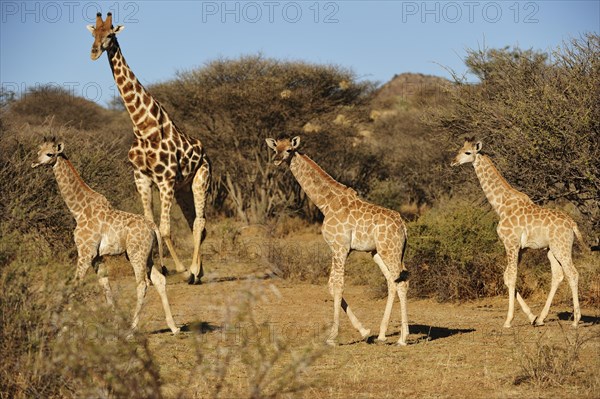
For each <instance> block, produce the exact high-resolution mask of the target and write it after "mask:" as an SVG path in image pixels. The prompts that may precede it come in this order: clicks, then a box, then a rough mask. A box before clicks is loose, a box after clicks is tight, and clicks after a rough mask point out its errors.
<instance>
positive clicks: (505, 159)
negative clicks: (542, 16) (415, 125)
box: [432, 34, 600, 230]
mask: <svg viewBox="0 0 600 399" xmlns="http://www.w3.org/2000/svg"><path fill="white" fill-rule="evenodd" d="M465 62H466V65H467V66H468V67H469V70H470V71H471V73H473V74H474V75H475V76H477V77H478V78H479V80H480V83H477V84H468V83H466V82H465V80H464V79H463V78H457V79H456V82H455V87H454V88H453V89H452V90H451V94H452V98H453V106H452V107H450V108H446V109H442V110H440V111H439V112H438V113H437V114H435V115H434V118H433V119H432V124H433V125H435V126H436V127H437V128H439V130H440V131H441V132H443V133H442V134H445V135H447V136H448V139H449V140H451V141H453V142H455V143H456V146H458V145H460V144H461V143H459V141H460V140H459V137H461V138H462V137H464V136H467V135H470V136H473V135H474V136H476V137H478V138H481V139H482V140H483V141H484V146H485V148H486V149H489V150H490V151H491V152H493V155H494V160H495V162H496V163H497V164H498V166H499V169H500V170H501V171H502V173H503V174H504V176H505V177H506V178H507V180H508V181H510V182H511V184H513V185H514V186H516V187H517V188H518V189H520V190H522V191H524V192H526V193H527V194H528V195H530V196H531V197H532V199H533V200H534V201H535V202H538V203H546V202H548V201H553V200H557V199H561V198H562V199H566V200H568V201H570V202H571V203H573V204H574V205H576V206H577V208H578V209H579V210H580V211H581V212H582V214H583V215H584V216H585V217H586V219H587V220H591V222H592V225H593V226H594V227H595V229H596V230H597V229H599V228H600V209H599V202H600V36H598V35H597V34H588V35H586V36H583V37H581V38H579V39H575V40H572V41H571V42H568V43H565V44H564V45H563V46H562V47H561V48H558V49H557V50H556V51H554V52H553V53H552V54H551V57H550V56H549V55H547V54H542V53H539V52H535V51H532V50H520V49H518V48H512V49H511V48H504V49H499V50H498V49H484V50H471V51H469V52H468V56H467V57H466V61H465Z"/></svg>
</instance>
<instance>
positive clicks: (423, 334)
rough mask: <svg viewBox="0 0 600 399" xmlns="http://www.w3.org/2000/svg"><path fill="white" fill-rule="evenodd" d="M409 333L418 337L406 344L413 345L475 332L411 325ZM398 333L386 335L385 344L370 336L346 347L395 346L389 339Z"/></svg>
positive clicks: (375, 336)
mask: <svg viewBox="0 0 600 399" xmlns="http://www.w3.org/2000/svg"><path fill="white" fill-rule="evenodd" d="M408 329H409V333H410V334H411V335H412V336H414V335H418V337H416V339H414V338H413V339H409V341H408V344H409V345H414V344H417V343H419V342H421V341H435V340H436V339H442V338H448V337H451V336H453V335H457V334H468V333H472V332H475V331H476V330H475V329H474V328H446V327H438V326H429V325H425V324H411V325H410V326H409V327H408ZM399 335H400V332H395V333H392V334H388V335H387V338H388V340H387V341H385V342H379V341H377V335H371V336H369V337H368V338H367V339H366V340H364V339H363V340H359V341H354V342H349V343H348V344H346V345H354V344H358V343H360V342H365V341H366V343H367V344H379V345H381V344H384V345H396V340H394V339H390V338H392V337H398V336H399Z"/></svg>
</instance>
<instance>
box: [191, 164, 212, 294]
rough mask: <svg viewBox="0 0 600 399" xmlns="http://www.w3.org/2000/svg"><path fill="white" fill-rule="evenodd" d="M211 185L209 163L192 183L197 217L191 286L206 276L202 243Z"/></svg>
mask: <svg viewBox="0 0 600 399" xmlns="http://www.w3.org/2000/svg"><path fill="white" fill-rule="evenodd" d="M209 183H210V166H209V164H208V161H206V160H205V162H204V163H203V164H202V167H200V169H198V171H197V172H196V175H195V176H194V180H193V181H192V193H193V195H194V208H195V211H196V216H195V219H194V226H193V236H194V254H193V256H192V265H191V266H190V280H189V283H190V284H200V279H201V278H202V276H203V275H204V270H203V267H202V248H201V247H202V242H203V241H204V238H205V226H206V219H205V217H204V215H205V214H204V207H205V206H206V195H207V192H208V185H209Z"/></svg>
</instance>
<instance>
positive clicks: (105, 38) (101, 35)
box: [87, 13, 125, 60]
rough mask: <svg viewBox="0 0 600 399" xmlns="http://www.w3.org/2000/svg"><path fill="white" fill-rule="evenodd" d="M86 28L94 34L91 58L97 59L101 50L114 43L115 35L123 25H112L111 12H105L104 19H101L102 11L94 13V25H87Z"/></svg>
mask: <svg viewBox="0 0 600 399" xmlns="http://www.w3.org/2000/svg"><path fill="white" fill-rule="evenodd" d="M87 28H88V30H89V31H90V32H92V36H94V44H92V53H91V57H92V60H97V59H98V58H100V56H101V55H102V52H103V51H105V50H107V49H109V48H110V46H112V45H113V44H114V43H115V35H116V34H117V33H119V32H121V31H122V30H123V29H125V27H124V26H123V25H117V27H113V25H112V14H111V13H108V14H106V20H105V21H102V13H98V14H96V26H94V25H88V26H87Z"/></svg>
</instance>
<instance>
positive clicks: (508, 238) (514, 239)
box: [452, 139, 583, 327]
mask: <svg viewBox="0 0 600 399" xmlns="http://www.w3.org/2000/svg"><path fill="white" fill-rule="evenodd" d="M482 147H483V145H482V143H481V141H475V140H474V139H467V140H466V141H465V143H464V144H463V147H462V148H461V149H460V151H459V152H458V154H457V155H456V156H455V157H454V160H453V161H452V166H457V165H461V164H464V163H472V164H473V167H474V168H475V173H476V175H477V178H478V179H479V183H480V184H481V188H482V189H483V192H484V193H485V195H486V197H487V199H488V201H489V203H490V205H491V206H492V208H494V210H495V211H496V213H497V214H498V216H499V217H500V221H499V222H498V227H497V229H496V231H497V233H498V236H499V237H500V240H501V241H502V243H503V244H504V248H505V249H506V257H507V262H508V264H507V267H506V271H505V272H504V283H505V284H506V286H507V287H508V314H507V316H506V321H505V322H504V327H510V326H511V323H512V320H513V318H514V306H515V305H514V300H515V297H516V299H517V301H518V302H519V305H520V306H521V308H522V309H523V312H525V314H526V315H527V317H528V319H529V321H530V322H531V323H532V324H534V325H536V326H541V325H543V324H544V320H545V318H546V316H547V315H548V312H549V311H550V305H551V304H552V299H553V298H554V294H555V293H556V290H557V289H558V286H559V284H560V282H561V281H562V280H563V278H564V277H565V276H566V277H567V281H568V282H569V286H570V288H571V292H572V294H573V324H572V325H573V327H577V324H578V323H579V320H580V319H581V310H580V307H579V297H578V292H577V286H578V280H579V274H578V272H577V269H575V266H574V265H573V260H572V248H573V241H574V237H577V239H578V240H579V241H580V242H581V243H583V239H582V237H581V233H580V232H579V229H578V228H577V224H576V223H575V222H574V221H573V219H571V218H570V217H569V216H568V215H567V214H565V213H564V212H561V211H559V210H555V209H548V208H543V207H541V206H539V205H536V204H534V203H533V201H532V200H531V199H530V198H529V197H528V196H527V195H526V194H524V193H522V192H520V191H518V190H516V189H515V188H513V187H512V186H511V185H510V184H508V182H507V181H506V180H505V179H504V177H502V175H501V174H500V172H499V171H498V169H496V167H495V166H494V164H493V163H492V160H491V159H490V158H489V157H488V156H487V155H484V154H482V153H481V149H482ZM523 248H533V249H539V248H547V249H548V254H547V256H548V259H549V260H550V267H551V269H552V283H551V286H550V292H549V294H548V298H547V299H546V303H545V305H544V308H543V309H542V311H541V312H540V314H539V316H537V317H536V316H535V315H534V314H533V313H532V312H531V309H530V308H529V307H528V306H527V304H526V303H525V301H524V300H523V298H522V297H521V295H520V294H519V293H518V291H516V280H517V266H518V263H519V252H520V250H521V249H523Z"/></svg>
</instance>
